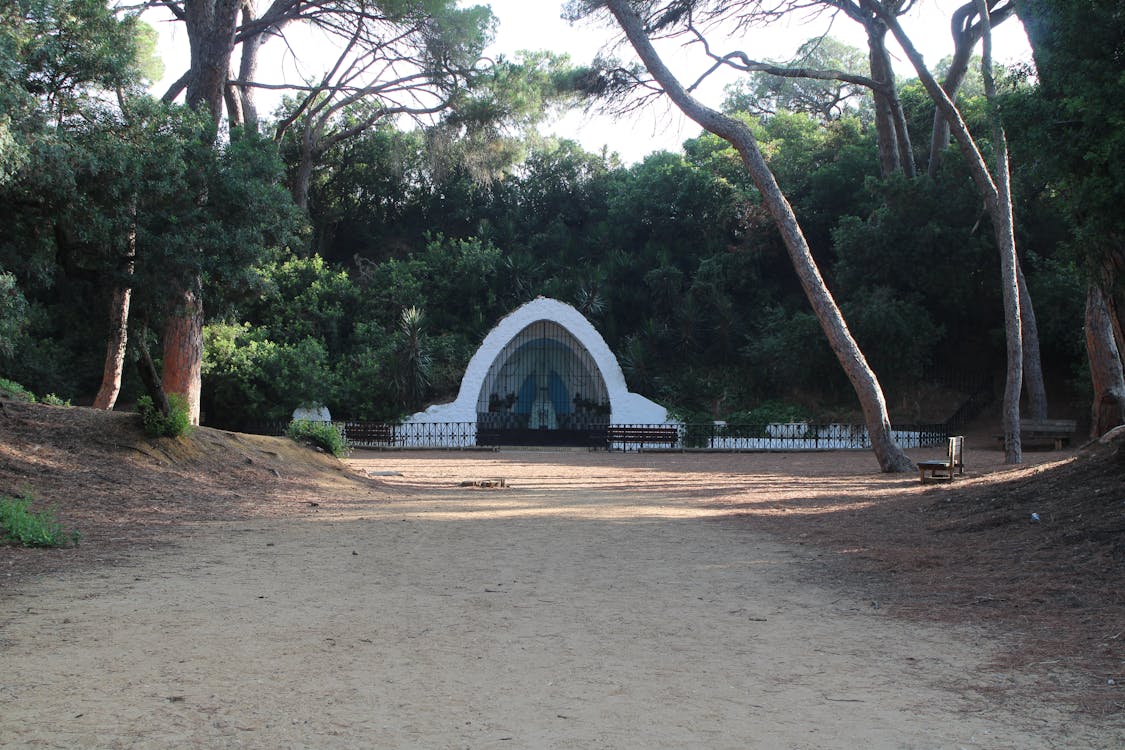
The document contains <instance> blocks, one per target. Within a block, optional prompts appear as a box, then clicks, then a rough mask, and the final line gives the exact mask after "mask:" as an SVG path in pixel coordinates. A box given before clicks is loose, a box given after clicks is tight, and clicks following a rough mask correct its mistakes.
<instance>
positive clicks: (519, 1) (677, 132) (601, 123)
mask: <svg viewBox="0 0 1125 750" xmlns="http://www.w3.org/2000/svg"><path fill="white" fill-rule="evenodd" d="M963 2H964V0H921V1H920V2H919V3H918V5H919V8H917V9H916V10H914V11H913V12H912V13H911V14H910V15H909V16H907V17H906V19H904V22H903V25H904V27H905V28H906V30H907V32H908V33H910V34H911V35H912V37H913V39H914V41H915V45H916V46H917V47H918V48H919V50H920V51H921V52H922V54H923V55H924V56H925V59H926V62H927V63H929V64H930V65H933V64H934V63H936V62H937V61H938V60H940V59H941V58H943V57H946V56H947V55H949V54H951V53H952V48H953V45H952V40H951V37H950V34H949V21H948V19H949V16H950V14H951V13H952V12H953V10H955V9H956V8H957V7H959V6H960V5H962V4H963ZM464 4H466V5H468V4H487V5H490V6H491V7H492V12H493V13H494V14H495V15H496V17H497V18H498V19H499V29H498V32H497V38H496V42H495V44H494V45H493V47H492V48H491V49H490V50H489V53H490V54H506V55H511V54H513V53H515V52H517V51H519V50H527V49H549V50H553V51H556V52H565V53H567V54H569V55H570V57H571V59H572V60H573V61H574V62H576V63H582V62H587V61H589V60H591V59H593V57H594V55H596V54H597V52H598V51H599V50H600V49H602V48H603V47H604V46H605V45H606V44H607V43H609V42H610V41H611V40H613V39H614V34H613V31H612V30H611V29H609V28H607V27H603V26H597V25H592V24H580V25H578V26H571V25H570V24H568V23H567V22H566V21H564V20H562V18H561V16H560V14H561V9H562V5H563V3H562V0H465V1H464ZM154 25H156V26H157V28H158V29H159V30H160V31H161V32H162V40H163V43H162V50H163V53H164V59H165V62H166V66H167V80H166V81H162V82H160V83H158V84H157V85H156V86H154V87H153V91H154V93H157V94H162V93H163V92H164V91H165V90H166V89H167V87H168V85H170V83H171V82H172V81H173V80H175V79H176V78H177V77H179V76H180V75H182V73H183V71H184V70H185V69H186V67H187V64H186V45H187V35H186V34H185V33H184V31H183V29H182V28H178V25H177V24H160V23H155V22H154ZM827 27H828V24H827V21H826V20H820V21H817V22H812V23H806V24H802V23H800V22H799V21H798V20H794V21H792V22H791V23H790V24H789V25H788V26H786V27H780V28H779V27H776V26H772V27H770V28H769V29H764V30H756V31H753V32H751V33H750V34H749V35H747V36H744V37H742V38H740V39H739V40H737V41H736V42H731V43H730V49H741V50H743V51H745V52H746V53H747V54H748V55H750V56H751V57H752V58H755V59H766V58H772V59H786V58H788V57H790V56H792V54H793V52H794V51H795V50H796V48H797V47H798V46H799V45H800V44H802V43H803V42H804V41H806V40H808V39H810V38H812V37H814V36H819V35H820V34H823V33H824V32H825V31H826V30H827ZM177 28H178V31H176V33H175V34H174V35H173V34H171V33H170V32H171V31H172V30H173V29H177ZM832 35H833V36H835V37H838V38H840V39H842V40H843V41H846V42H848V43H850V44H853V45H855V46H857V47H860V48H863V47H864V46H865V43H864V39H863V33H862V30H861V29H860V27H859V26H858V25H857V24H855V23H853V22H851V21H848V20H847V19H845V18H840V19H839V20H838V21H837V22H836V24H835V26H834V27H833V28H832ZM994 38H995V42H994V44H995V49H996V53H995V54H996V59H997V61H999V62H1005V63H1011V62H1016V61H1021V60H1029V59H1030V57H1031V52H1030V47H1029V45H1028V42H1027V37H1026V35H1025V34H1024V32H1023V27H1022V26H1021V25H1020V23H1019V21H1018V19H1015V18H1012V19H1009V20H1008V21H1006V22H1005V23H1004V24H1002V25H1001V26H1000V27H998V28H997V30H996V34H995V37H994ZM271 48H273V49H272V50H271ZM716 49H718V45H716ZM264 52H272V53H274V54H276V55H278V57H277V58H276V59H275V60H274V61H273V62H264V63H263V64H262V65H260V67H259V70H283V71H287V75H291V74H292V71H293V61H292V59H291V58H289V57H288V56H287V55H285V54H284V50H283V49H282V48H281V47H280V45H278V44H277V43H276V42H274V43H272V44H270V45H267V47H266V48H265V49H264ZM662 52H664V53H665V54H666V56H667V62H668V63H669V65H670V66H671V67H672V68H673V70H676V71H677V72H679V73H681V75H682V76H683V78H684V79H685V80H689V79H690V80H695V78H696V77H697V76H698V75H699V74H700V73H701V72H702V71H703V70H704V69H705V68H706V62H705V61H703V60H702V59H701V58H702V56H701V55H699V54H698V53H696V54H694V55H692V54H690V51H687V52H685V53H681V52H680V51H679V50H678V49H677V48H672V49H664V50H662ZM897 52H898V50H897V47H894V46H893V42H892V54H896V53H897ZM630 53H631V49H629V48H622V49H620V50H619V52H618V54H619V55H621V56H622V57H625V56H627V55H629V54H630ZM692 60H694V63H693V62H692ZM895 63H896V68H897V70H898V72H899V74H900V75H903V76H913V75H914V73H913V70H912V69H911V68H910V64H909V62H908V61H907V60H906V59H905V56H902V55H901V54H899V55H898V57H897V59H896V61H895ZM733 75H734V74H733V73H731V74H729V75H727V76H725V77H723V78H719V77H718V76H716V80H715V81H714V82H713V83H712V84H711V85H709V86H707V87H705V88H704V89H703V90H701V92H700V97H701V98H703V99H704V100H705V101H706V102H707V103H709V104H712V105H715V106H717V105H718V104H719V103H720V102H721V100H722V96H723V93H722V88H723V85H724V84H725V83H728V82H730V81H731V80H733ZM260 97H261V98H262V105H263V106H262V109H263V111H267V110H269V109H270V108H271V106H270V105H266V102H265V97H264V96H261V95H260ZM544 130H545V132H547V133H550V134H553V135H557V136H559V137H565V138H572V139H574V140H577V141H579V142H580V143H581V144H582V145H583V147H584V148H586V149H587V150H589V151H594V152H600V151H601V149H602V148H603V147H607V148H608V150H609V151H610V152H611V153H612V152H617V153H618V154H619V155H620V156H621V158H622V159H623V161H625V162H626V163H632V162H636V161H639V160H641V159H642V158H644V157H645V156H646V155H648V154H649V153H652V152H653V151H657V150H660V149H670V150H679V148H680V145H681V143H682V142H683V141H684V140H685V139H687V138H691V137H694V136H695V135H697V134H698V133H699V128H698V126H696V125H695V124H694V123H691V122H687V121H685V119H684V118H683V117H682V116H681V115H680V114H679V113H678V111H673V110H671V109H670V107H669V106H668V105H666V104H663V103H657V104H653V105H651V106H649V107H647V108H645V109H644V110H643V111H641V112H639V113H636V114H634V115H631V116H628V117H625V118H622V117H608V116H602V115H597V114H593V113H585V112H572V113H570V114H569V115H566V116H565V117H563V118H562V119H561V120H559V121H558V122H556V123H553V124H551V125H549V126H547V127H546V128H544Z"/></svg>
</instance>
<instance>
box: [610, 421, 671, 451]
mask: <svg viewBox="0 0 1125 750" xmlns="http://www.w3.org/2000/svg"><path fill="white" fill-rule="evenodd" d="M605 440H606V447H608V448H612V447H613V446H614V445H615V444H621V445H640V446H644V445H666V446H668V447H669V448H674V447H676V444H677V443H679V442H680V429H679V428H678V427H652V426H648V427H646V426H638V427H628V426H622V425H610V426H609V427H608V428H607V429H606V432H605Z"/></svg>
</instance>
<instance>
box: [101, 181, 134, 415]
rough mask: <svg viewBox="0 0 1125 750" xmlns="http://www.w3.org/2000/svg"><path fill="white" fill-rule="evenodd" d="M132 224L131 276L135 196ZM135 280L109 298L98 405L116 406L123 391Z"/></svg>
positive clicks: (125, 265) (125, 267) (128, 270)
mask: <svg viewBox="0 0 1125 750" xmlns="http://www.w3.org/2000/svg"><path fill="white" fill-rule="evenodd" d="M129 208H130V213H131V216H132V226H131V227H130V229H129V238H128V243H127V244H128V246H127V249H126V251H125V256H124V257H123V258H122V259H121V260H122V268H121V270H122V271H123V272H124V274H125V276H126V277H127V278H129V279H131V278H132V277H133V272H134V271H135V270H136V266H137V224H136V219H137V204H136V200H135V199H134V200H133V202H132V203H131V204H130V206H129ZM130 283H131V282H128V281H126V282H124V283H120V284H118V285H117V286H116V287H114V289H113V295H112V296H111V298H110V301H109V323H110V332H109V340H108V341H107V342H106V347H105V366H104V367H103V368H102V384H101V387H100V388H98V395H97V396H95V397H94V408H95V409H105V410H106V411H109V410H111V409H113V407H114V404H116V403H117V396H118V394H120V393H121V376H122V374H123V373H124V371H125V350H126V348H127V347H128V345H129V303H130V302H131V301H132V298H133V288H132V287H131V286H130V285H129V284H130Z"/></svg>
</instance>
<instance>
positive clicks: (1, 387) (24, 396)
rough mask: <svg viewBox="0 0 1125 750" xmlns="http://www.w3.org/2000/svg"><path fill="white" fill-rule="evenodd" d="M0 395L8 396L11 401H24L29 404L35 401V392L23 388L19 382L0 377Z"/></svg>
mask: <svg viewBox="0 0 1125 750" xmlns="http://www.w3.org/2000/svg"><path fill="white" fill-rule="evenodd" d="M0 396H2V397H4V398H10V399H12V400H13V401H26V402H27V403H29V404H34V403H35V394H34V393H32V392H31V391H29V390H27V389H26V388H24V387H23V386H22V385H20V384H19V383H17V382H15V381H13V380H8V379H7V378H0Z"/></svg>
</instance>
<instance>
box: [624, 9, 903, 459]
mask: <svg viewBox="0 0 1125 750" xmlns="http://www.w3.org/2000/svg"><path fill="white" fill-rule="evenodd" d="M606 7H608V9H609V10H610V12H611V13H612V14H613V16H614V17H615V18H616V19H617V22H618V24H619V25H620V26H621V28H622V30H624V32H625V36H626V37H628V39H629V41H630V43H631V44H632V45H633V48H634V49H635V50H636V51H637V54H638V55H639V56H640V58H641V61H642V62H644V64H645V67H647V68H648V71H649V73H651V74H652V76H653V78H655V79H656V81H657V82H658V83H659V84H660V86H661V87H662V88H663V89H664V92H665V93H666V94H668V96H669V97H670V98H671V99H672V101H673V102H674V103H675V104H676V106H677V107H679V108H680V109H681V110H682V111H683V112H684V114H686V115H687V116H688V117H690V118H691V119H692V120H694V121H695V122H697V123H698V124H699V125H700V126H702V127H703V128H704V129H706V130H707V131H709V132H711V133H714V134H715V135H717V136H719V137H720V138H723V139H724V140H726V141H727V142H729V143H730V144H731V145H733V146H734V147H735V149H737V151H738V153H739V154H740V155H741V156H742V161H743V163H744V164H745V165H746V169H747V171H748V172H749V174H750V176H751V179H753V181H754V184H755V185H756V186H757V188H758V190H759V191H760V192H761V193H762V197H763V200H764V201H765V204H766V207H767V209H768V210H769V211H770V214H771V215H772V216H773V218H774V220H775V221H776V222H777V225H778V229H779V230H780V231H781V235H782V238H783V239H784V241H785V246H786V249H787V250H788V251H789V257H790V259H791V260H792V262H793V267H794V269H795V270H796V272H797V277H798V278H799V279H800V281H801V286H802V287H803V288H804V290H805V295H806V296H807V297H808V299H809V303H810V304H811V305H812V308H813V312H814V313H815V314H816V316H817V319H818V320H819V321H820V324H821V327H822V328H823V329H824V332H825V335H826V336H827V337H828V342H829V345H830V346H831V347H832V351H833V352H834V353H835V354H836V358H837V359H838V360H839V361H840V364H841V366H842V367H843V369H844V372H845V373H846V374H847V376H848V379H849V381H851V384H852V387H853V388H854V389H855V392H856V396H857V397H858V398H859V402H860V405H861V407H862V409H863V414H864V418H865V419H866V422H867V431H868V434H869V435H870V437H871V445H872V448H873V450H874V453H875V456H876V458H877V460H878V461H879V465H880V467H881V468H882V470H883V471H886V472H897V471H911V470H913V469H914V463H913V462H912V461H911V460H910V459H909V458H908V457H907V456H906V454H905V453H903V451H902V448H900V447H899V445H898V443H896V442H895V439H894V436H893V434H892V432H891V421H890V416H889V414H888V413H887V404H886V399H885V398H884V396H883V391H882V387H881V386H880V385H879V381H878V379H877V378H876V377H875V373H874V372H873V371H872V370H871V367H870V366H869V365H868V364H867V360H866V359H865V358H864V356H863V352H862V351H860V349H859V346H858V345H857V344H856V342H855V339H853V338H852V336H851V333H850V332H849V331H848V327H847V324H846V323H845V321H844V318H843V315H842V314H841V313H840V309H839V307H838V306H837V305H836V302H835V300H834V299H833V298H832V294H831V293H830V292H829V291H828V287H827V286H826V285H825V283H824V279H823V278H822V277H821V275H820V270H819V269H818V268H817V266H816V262H815V261H814V260H813V257H812V253H811V252H810V250H809V246H808V243H807V242H806V241H805V237H804V235H803V234H802V232H801V228H800V226H799V225H798V223H797V217H796V215H795V214H794V213H793V208H792V206H790V205H789V202H788V201H787V200H786V199H785V196H784V195H783V194H782V192H781V189H780V188H779V187H778V185H777V181H776V180H775V179H774V176H773V173H772V172H770V170H769V167H768V166H767V165H766V162H765V159H764V158H763V157H762V153H761V151H760V150H759V148H758V144H757V142H756V141H755V139H754V135H753V134H752V133H751V132H750V129H749V128H747V127H746V125H745V124H743V123H741V122H739V121H738V120H735V119H733V118H730V117H727V116H725V115H723V114H722V113H721V112H718V111H716V110H713V109H711V108H709V107H706V106H704V105H703V104H701V103H700V102H698V101H697V100H696V99H695V98H693V97H692V96H691V95H690V94H688V93H687V91H686V90H685V89H684V87H683V86H682V85H681V84H680V82H679V81H678V80H677V79H676V78H675V76H674V75H672V73H671V71H669V70H668V68H667V67H666V66H665V65H664V62H663V61H662V60H661V59H660V56H659V55H658V54H657V52H656V50H655V48H653V46H652V43H651V41H650V40H649V38H648V36H647V34H646V33H645V30H644V27H643V25H642V23H641V20H640V18H638V17H637V15H636V13H634V12H633V10H632V8H631V7H630V6H629V3H628V0H606Z"/></svg>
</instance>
